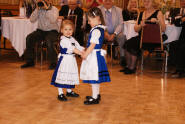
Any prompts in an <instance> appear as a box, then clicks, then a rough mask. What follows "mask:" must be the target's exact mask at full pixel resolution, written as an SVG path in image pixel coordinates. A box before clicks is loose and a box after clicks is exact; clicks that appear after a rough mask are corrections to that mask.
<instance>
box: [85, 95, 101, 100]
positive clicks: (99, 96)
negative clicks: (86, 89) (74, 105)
mask: <svg viewBox="0 0 185 124" xmlns="http://www.w3.org/2000/svg"><path fill="white" fill-rule="evenodd" d="M91 98H92V96H86V99H91ZM97 100H98V101H100V100H101V95H100V94H98V97H97Z"/></svg>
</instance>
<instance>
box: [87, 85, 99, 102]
mask: <svg viewBox="0 0 185 124" xmlns="http://www.w3.org/2000/svg"><path fill="white" fill-rule="evenodd" d="M91 88H92V97H89V96H87V97H88V98H87V97H86V100H85V101H84V104H85V105H92V104H99V101H100V91H99V89H100V84H91Z"/></svg>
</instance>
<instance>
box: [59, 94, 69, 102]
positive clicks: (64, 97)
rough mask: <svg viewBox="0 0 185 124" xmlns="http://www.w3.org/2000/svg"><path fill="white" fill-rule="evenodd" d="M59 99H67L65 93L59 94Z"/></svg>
mask: <svg viewBox="0 0 185 124" xmlns="http://www.w3.org/2000/svg"><path fill="white" fill-rule="evenodd" d="M58 100H60V101H67V98H66V96H65V95H64V94H61V95H58Z"/></svg>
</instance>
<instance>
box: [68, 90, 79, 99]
mask: <svg viewBox="0 0 185 124" xmlns="http://www.w3.org/2000/svg"><path fill="white" fill-rule="evenodd" d="M66 96H68V97H79V94H77V93H75V92H74V91H73V90H72V89H71V88H67V93H66Z"/></svg>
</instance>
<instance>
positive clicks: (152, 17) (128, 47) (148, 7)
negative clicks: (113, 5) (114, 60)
mask: <svg viewBox="0 0 185 124" xmlns="http://www.w3.org/2000/svg"><path fill="white" fill-rule="evenodd" d="M143 3H144V7H145V11H143V12H141V13H140V14H139V16H138V19H137V23H136V24H135V26H134V30H135V31H136V32H138V33H139V36H136V37H133V38H131V39H129V40H127V41H126V43H125V45H124V48H125V55H126V62H127V66H126V68H125V71H124V73H125V74H132V73H135V64H136V60H137V56H138V54H139V51H140V48H139V46H140V37H141V29H142V27H144V26H145V20H149V21H151V23H159V24H160V25H161V30H162V32H164V31H165V28H166V25H165V22H164V16H163V14H162V12H161V11H159V10H156V9H155V8H154V0H143ZM144 47H145V48H146V47H151V45H150V46H147V45H144Z"/></svg>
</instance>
